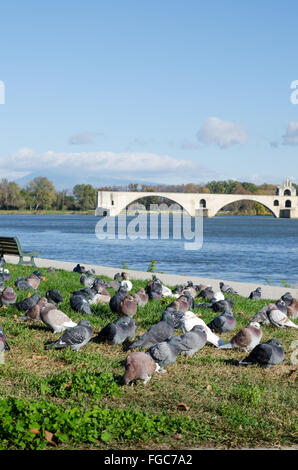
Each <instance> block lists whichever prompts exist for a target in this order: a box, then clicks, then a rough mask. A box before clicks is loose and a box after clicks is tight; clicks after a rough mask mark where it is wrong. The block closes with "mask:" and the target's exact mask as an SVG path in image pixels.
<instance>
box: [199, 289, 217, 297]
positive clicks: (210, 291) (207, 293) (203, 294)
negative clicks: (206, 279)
mask: <svg viewBox="0 0 298 470" xmlns="http://www.w3.org/2000/svg"><path fill="white" fill-rule="evenodd" d="M213 296H214V292H213V289H212V287H211V286H207V287H206V288H205V289H203V290H201V292H200V293H199V297H203V298H204V299H206V298H209V299H211V298H212V297H213Z"/></svg>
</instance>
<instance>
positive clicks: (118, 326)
mask: <svg viewBox="0 0 298 470" xmlns="http://www.w3.org/2000/svg"><path fill="white" fill-rule="evenodd" d="M136 329H137V327H136V324H135V321H134V320H133V319H132V318H130V317H128V316H123V317H119V318H118V319H117V320H116V321H115V322H112V323H109V324H108V325H106V326H105V327H104V328H103V329H102V330H101V331H100V332H99V333H98V335H97V340H98V341H100V342H105V343H108V344H112V345H116V344H122V343H123V342H124V341H125V340H126V339H127V338H130V339H131V340H134V339H135V335H136Z"/></svg>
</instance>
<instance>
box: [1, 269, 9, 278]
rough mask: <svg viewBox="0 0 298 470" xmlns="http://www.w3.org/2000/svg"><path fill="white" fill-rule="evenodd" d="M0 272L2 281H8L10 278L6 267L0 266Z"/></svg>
mask: <svg viewBox="0 0 298 470" xmlns="http://www.w3.org/2000/svg"><path fill="white" fill-rule="evenodd" d="M0 274H2V276H3V279H4V281H9V279H10V272H9V270H8V269H6V268H0Z"/></svg>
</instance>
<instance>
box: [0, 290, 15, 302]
mask: <svg viewBox="0 0 298 470" xmlns="http://www.w3.org/2000/svg"><path fill="white" fill-rule="evenodd" d="M16 300H17V295H16V293H15V291H14V290H13V288H12V287H5V289H4V290H3V291H2V292H1V295H0V305H5V306H7V307H8V306H9V305H14V304H15V303H16Z"/></svg>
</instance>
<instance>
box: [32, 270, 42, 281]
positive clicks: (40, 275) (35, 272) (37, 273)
mask: <svg viewBox="0 0 298 470" xmlns="http://www.w3.org/2000/svg"><path fill="white" fill-rule="evenodd" d="M32 274H34V275H35V276H36V277H38V278H39V279H41V278H42V272H40V271H38V270H36V271H33V273H32Z"/></svg>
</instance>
